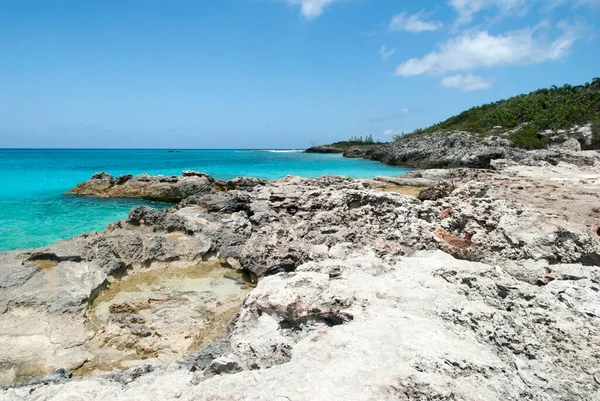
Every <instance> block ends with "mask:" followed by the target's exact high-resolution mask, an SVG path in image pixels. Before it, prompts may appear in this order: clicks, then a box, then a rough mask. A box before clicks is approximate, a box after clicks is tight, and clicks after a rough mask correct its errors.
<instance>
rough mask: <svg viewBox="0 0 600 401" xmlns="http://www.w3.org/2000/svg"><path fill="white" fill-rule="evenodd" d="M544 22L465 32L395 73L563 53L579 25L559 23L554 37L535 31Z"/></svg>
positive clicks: (496, 63) (540, 58)
mask: <svg viewBox="0 0 600 401" xmlns="http://www.w3.org/2000/svg"><path fill="white" fill-rule="evenodd" d="M546 27H547V25H545V24H540V25H538V26H537V27H535V28H528V29H523V30H519V31H512V32H507V33H505V34H503V35H498V36H494V35H491V34H489V33H488V32H487V31H467V32H465V33H463V34H461V35H459V36H457V37H454V38H452V39H450V40H449V41H447V42H445V43H443V44H441V45H440V47H439V49H438V50H437V51H433V52H431V53H429V54H427V55H425V56H424V57H422V58H413V59H410V60H407V61H405V62H404V63H402V64H400V65H399V66H398V67H397V68H396V72H395V75H400V76H405V77H407V76H414V75H421V74H430V75H439V74H444V73H446V72H449V71H461V70H472V69H474V68H481V67H487V68H490V67H496V66H501V65H526V64H536V63H542V62H545V61H549V60H557V59H560V58H562V57H564V56H566V55H567V54H568V52H569V50H570V49H571V47H572V46H573V43H575V41H576V40H577V39H579V37H580V35H581V28H582V27H581V26H569V25H567V24H565V23H560V24H559V25H558V27H559V28H560V29H561V31H562V33H561V35H560V36H558V37H557V38H555V39H554V40H548V39H546V36H544V35H538V34H537V32H538V31H539V30H541V29H543V28H546Z"/></svg>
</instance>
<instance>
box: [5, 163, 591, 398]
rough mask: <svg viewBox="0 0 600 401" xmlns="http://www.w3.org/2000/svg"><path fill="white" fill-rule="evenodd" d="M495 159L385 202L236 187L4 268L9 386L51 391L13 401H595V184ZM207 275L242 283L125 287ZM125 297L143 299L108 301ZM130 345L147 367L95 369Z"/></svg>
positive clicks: (336, 189) (286, 184)
mask: <svg viewBox="0 0 600 401" xmlns="http://www.w3.org/2000/svg"><path fill="white" fill-rule="evenodd" d="M540 163H541V162H540ZM492 164H494V166H495V168H497V170H478V169H450V170H426V171H419V172H413V173H411V174H409V175H408V177H406V178H399V179H398V180H399V181H393V180H394V179H391V180H392V181H390V183H393V184H394V185H395V186H402V185H411V186H412V185H417V184H426V185H429V184H431V183H436V185H435V186H434V187H433V189H431V190H429V191H428V192H424V193H423V195H422V196H419V198H420V199H417V198H416V197H411V196H406V195H402V194H400V193H398V192H395V191H392V192H390V191H386V190H385V186H384V187H383V190H381V189H380V190H374V188H375V187H376V186H377V188H379V185H381V184H382V182H383V181H384V179H379V180H355V179H347V178H341V177H321V178H318V179H303V178H298V177H287V178H285V179H283V180H278V181H269V182H266V181H262V180H252V179H237V180H235V181H234V182H227V183H222V184H219V188H221V187H223V188H225V190H223V191H221V192H218V191H204V190H203V189H202V190H200V191H198V192H195V193H193V194H192V195H191V196H188V197H187V198H186V199H185V200H184V201H183V202H181V203H180V204H179V205H177V206H176V207H173V208H171V209H168V210H164V211H156V210H154V209H152V208H148V207H140V208H136V209H134V210H132V212H131V213H130V216H129V218H128V219H127V220H124V221H121V222H118V223H115V224H112V225H111V226H109V227H108V228H107V230H106V231H105V232H103V233H99V234H89V235H85V236H82V237H78V238H75V239H73V240H70V241H63V242H59V243H57V244H54V245H52V246H50V247H47V248H43V249H37V250H27V251H18V252H11V253H7V254H1V255H0V328H1V329H0V379H2V380H4V381H3V383H19V382H21V383H22V382H23V381H27V380H24V378H31V376H39V377H40V379H36V380H37V381H35V380H34V383H33V384H30V385H28V386H25V387H22V388H21V387H12V388H8V389H5V390H2V392H0V399H10V400H12V399H32V400H33V399H36V400H44V399H52V398H55V397H63V398H67V397H69V396H70V395H72V394H75V395H81V394H86V395H88V396H89V397H91V398H95V399H131V398H144V397H148V395H152V396H153V397H155V398H157V399H158V398H160V399H274V398H275V399H276V398H277V397H280V398H283V399H286V398H289V399H320V398H323V399H346V398H347V399H407V400H409V399H465V400H480V399H486V400H488V399H489V400H494V399H497V400H505V399H522V398H531V399H536V397H537V398H538V399H573V400H579V399H581V400H585V399H594V398H597V397H598V395H600V394H599V389H600V387H599V385H598V382H600V375H599V373H600V372H599V371H598V368H597V366H598V365H599V362H600V360H598V359H599V357H598V355H600V329H599V328H600V326H599V324H598V318H599V317H600V310H598V307H597V305H598V304H600V295H599V294H600V290H599V288H597V287H598V282H600V268H599V267H598V266H600V240H599V235H598V234H599V233H600V230H599V227H600V214H598V210H597V207H596V205H597V199H598V197H600V189H599V188H600V170H599V169H598V167H595V166H590V165H587V164H586V163H579V164H567V163H565V162H564V161H557V162H556V165H552V164H548V163H545V164H543V165H542V166H535V165H533V166H528V167H526V168H523V167H522V166H511V163H510V162H508V161H506V160H503V161H501V160H496V161H495V162H494V163H492ZM193 177H197V178H200V179H206V180H207V181H209V182H210V178H209V177H204V176H196V175H192V176H189V175H188V177H185V178H193ZM402 179H404V180H405V181H402ZM94 180H99V181H105V180H110V179H109V178H108V177H106V176H99V177H97V178H94ZM114 185H116V184H113V186H114ZM121 185H125V184H121ZM207 261H208V262H211V263H216V262H218V263H219V264H220V265H221V266H222V267H223V268H225V269H230V270H231V272H235V271H236V270H238V271H239V276H235V277H233V281H228V280H229V279H226V280H225V278H226V277H225V276H222V275H221V276H218V277H213V278H212V279H214V280H216V281H214V283H213V284H211V287H210V288H212V290H211V291H213V293H214V295H210V296H208V295H202V294H204V292H202V291H192V292H190V290H189V288H190V285H191V284H190V282H185V283H184V284H185V285H182V287H181V290H172V292H171V293H166V294H165V293H164V292H161V291H164V289H165V288H166V289H168V288H175V287H174V284H173V282H172V281H169V282H168V284H165V283H155V282H150V283H151V285H150V284H148V285H146V286H142V287H134V286H132V285H130V284H128V282H130V281H131V280H133V282H136V281H135V280H134V277H139V275H152V274H157V277H160V276H161V275H163V276H164V277H167V276H168V277H171V274H174V273H171V272H172V269H174V268H182V269H187V270H186V271H187V272H192V273H189V274H192V276H191V277H192V279H193V280H201V281H202V280H206V279H207V276H205V275H203V274H204V273H202V275H199V274H200V273H198V271H197V268H196V267H195V266H198V265H199V264H201V263H206V262H207ZM219 271H221V270H219ZM153 272H154V273H153ZM167 272H168V273H167ZM211 274H212V273H211ZM226 276H228V275H227V274H226ZM242 278H243V279H245V282H244V281H242ZM193 282H194V283H197V281H193ZM202 282H204V281H202ZM232 283H235V285H242V286H247V285H254V284H257V286H256V288H254V289H252V291H250V293H249V294H248V295H247V296H246V298H245V299H244V301H243V303H240V304H238V306H237V307H238V312H239V313H237V314H236V315H235V316H234V317H233V318H232V320H231V321H230V323H229V324H228V325H227V329H226V330H224V331H221V332H219V333H223V335H222V336H221V337H220V339H219V340H218V341H215V342H212V343H210V344H206V343H201V342H200V343H196V342H195V341H192V339H194V338H213V337H211V336H213V335H214V332H213V331H214V330H217V328H219V327H221V326H219V324H214V322H215V321H216V319H217V318H216V317H215V314H213V311H214V312H215V313H216V315H217V316H230V315H228V313H229V311H230V310H231V308H230V306H231V305H233V304H226V303H224V302H226V299H227V298H219V295H218V294H222V291H221V289H223V288H231V287H230V286H231V285H233V284H232ZM119 286H120V287H121V288H125V289H126V290H127V291H126V292H127V293H128V294H131V292H132V288H141V289H142V290H143V291H142V292H144V291H145V292H144V294H145V295H144V296H145V297H146V298H143V299H142V300H140V299H137V298H136V299H134V300H131V299H121V298H119V297H123V296H124V295H115V296H114V297H113V299H116V300H117V301H118V302H117V301H115V302H114V303H112V304H110V306H106V303H105V302H106V299H109V298H110V297H109V295H110V294H113V293H114V292H115V291H116V290H115V288H117V287H119ZM150 292H152V293H151V294H150ZM110 296H112V295H110ZM236 299H237V300H239V296H238V297H237V298H236ZM174 300H179V301H177V302H175V301H174ZM103 302H104V303H103ZM218 303H219V304H218ZM179 304H181V305H183V309H181V310H178V311H176V312H174V309H173V308H176V307H177V306H178V305H179ZM102 305H104V306H105V309H102ZM207 305H210V309H209V311H210V313H209V311H207V308H208V307H207ZM98 311H100V312H102V311H104V312H102V313H105V315H108V318H107V319H105V320H102V321H101V322H100V323H98V324H97V325H91V324H90V323H91V321H90V319H91V318H90V316H96V315H102V313H100V312H98ZM217 312H218V313H217ZM186 313H188V314H189V315H188V316H189V319H185V316H186ZM170 317H173V320H169V319H170ZM211 319H212V320H211ZM93 322H95V320H93ZM197 322H202V325H201V326H200V327H198V326H195V325H193V324H192V323H197ZM221 328H222V327H221ZM203 330H204V331H203ZM211 333H212V334H211ZM190 343H192V344H200V345H198V348H197V349H194V347H192V346H190V345H189V344H190ZM188 346H189V347H190V348H186V347H188ZM127 349H132V350H134V353H135V354H136V355H137V356H138V357H139V360H138V361H137V362H135V363H134V362H132V360H131V358H133V357H135V355H134V356H131V355H130V356H129V358H130V359H127V361H128V364H126V365H117V369H116V370H115V369H114V368H113V367H112V366H115V365H114V364H113V365H108V364H107V365H102V364H100V363H99V361H98V359H97V358H103V355H115V353H118V352H124V350H127ZM182 349H184V350H185V349H188V351H187V353H184V352H183V351H181V350H182ZM91 367H93V369H91ZM128 368H129V369H128ZM56 369H63V371H58V373H56V374H51V373H52V371H55V370H56ZM68 370H75V371H76V372H77V373H78V374H82V375H85V376H88V377H85V378H81V379H77V380H73V379H70V378H69V374H68ZM107 371H110V373H106V372H107ZM32 372H33V373H32ZM60 372H62V373H60ZM65 372H66V373H65ZM103 372H105V373H103ZM46 374H50V375H48V376H45V375H46ZM315 377H318V378H321V379H323V380H322V382H323V383H322V384H321V385H319V386H315V385H314V378H315ZM324 379H326V380H324ZM36 383H37V384H36ZM43 383H51V384H49V385H44V384H43ZM248 383H250V384H248ZM365 384H369V385H365Z"/></svg>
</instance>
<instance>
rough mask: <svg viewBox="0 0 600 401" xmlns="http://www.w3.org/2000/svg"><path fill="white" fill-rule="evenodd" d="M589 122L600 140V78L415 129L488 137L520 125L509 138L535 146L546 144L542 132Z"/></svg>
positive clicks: (516, 99) (554, 88)
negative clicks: (539, 134)
mask: <svg viewBox="0 0 600 401" xmlns="http://www.w3.org/2000/svg"><path fill="white" fill-rule="evenodd" d="M589 123H592V131H593V133H594V137H595V138H596V139H600V78H594V79H593V80H592V83H586V84H585V85H580V86H571V85H564V86H562V87H556V86H553V87H552V88H549V89H539V90H537V91H535V92H531V93H529V94H525V95H519V96H515V97H512V98H509V99H506V100H500V101H498V102H495V103H489V104H484V105H482V106H477V107H473V108H471V109H469V110H467V111H464V112H462V113H460V114H458V115H456V116H454V117H450V118H449V119H447V120H445V121H442V122H440V123H438V124H435V125H432V126H430V127H428V128H425V129H419V130H416V131H415V132H414V133H413V135H414V134H422V133H432V132H437V131H466V132H471V133H474V134H479V135H482V136H487V135H490V134H493V133H494V134H495V133H498V132H499V131H501V132H506V131H509V130H513V131H514V129H515V128H518V127H521V129H520V130H517V131H514V132H510V133H509V134H508V139H511V140H512V141H513V142H514V143H515V145H516V146H517V147H522V148H525V149H536V148H542V147H544V146H545V145H546V143H545V141H544V138H542V137H539V136H538V135H537V134H538V133H539V132H541V131H544V130H561V129H569V128H571V127H573V126H575V125H584V124H589ZM409 135H410V134H409ZM399 139H401V138H399Z"/></svg>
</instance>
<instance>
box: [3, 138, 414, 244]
mask: <svg viewBox="0 0 600 401" xmlns="http://www.w3.org/2000/svg"><path fill="white" fill-rule="evenodd" d="M183 170H196V171H203V172H205V173H208V174H211V175H213V176H214V177H215V178H218V179H222V180H228V179H231V178H234V177H237V176H249V177H258V178H266V179H277V178H283V177H285V176H286V175H298V176H302V177H319V176H323V175H343V176H347V177H354V178H369V177H375V176H379V175H382V176H395V175H399V174H403V173H405V172H406V171H408V170H407V169H404V168H401V167H391V166H387V165H384V164H381V163H379V162H374V161H367V160H362V159H344V158H343V157H342V156H341V155H321V154H306V153H283V152H281V153H280V152H253V151H245V150H180V151H167V150H155V149H152V150H129V149H127V150H89V149H81V150H79V149H64V150H62V149H61V150H56V149H0V252H3V251H10V250H14V249H24V248H31V247H40V246H45V245H48V244H51V243H53V242H56V241H59V240H61V239H68V238H71V237H73V236H77V235H80V234H83V233H85V232H89V231H101V230H103V229H104V228H105V227H106V225H107V224H109V223H112V222H115V221H118V220H121V219H123V218H125V217H127V214H128V212H129V210H131V208H132V207H134V206H138V205H142V204H144V205H149V206H152V207H155V208H164V207H168V206H170V205H168V204H164V203H158V202H148V201H142V200H133V199H98V198H92V197H82V196H76V195H67V194H65V192H66V191H68V190H69V189H71V188H73V187H74V186H75V185H76V184H78V183H79V182H81V181H85V180H87V179H89V178H90V176H91V175H92V174H94V173H97V172H100V171H106V172H107V173H110V174H113V175H120V174H134V175H135V174H140V173H148V174H164V175H179V174H181V172H182V171H183Z"/></svg>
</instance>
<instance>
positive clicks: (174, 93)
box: [0, 0, 600, 148]
mask: <svg viewBox="0 0 600 401" xmlns="http://www.w3.org/2000/svg"><path fill="white" fill-rule="evenodd" d="M599 17H600V0H443V1H442V0H439V1H430V0H422V1H407V0H405V1H401V0H396V1H393V0H219V1H213V0H195V1H192V0H172V1H167V0H161V1H158V0H102V1H93V2H92V1H81V0H77V1H74V0H60V1H59V0H37V1H31V0H19V1H14V0H0V147H118V148H127V147H137V148H144V147H160V148H302V147H307V146H310V145H311V144H312V143H317V144H319V143H327V142H332V141H335V140H341V139H345V138H348V137H350V136H360V135H365V134H368V133H370V134H373V135H374V136H375V137H376V138H378V139H381V140H389V139H391V135H392V134H393V133H394V132H399V131H412V130H413V129H415V128H418V127H424V126H428V125H431V124H433V123H436V122H438V121H440V120H443V119H446V118H447V117H450V116H452V115H454V114H456V113H458V112H460V111H463V110H464V109H467V108H469V107H471V106H474V105H479V104H481V103H484V102H490V101H495V100H499V99H502V98H506V97H510V96H513V95H516V94H520V93H525V92H529V91H531V90H535V89H537V88H540V87H549V86H551V85H554V84H556V85H562V84H564V83H570V84H581V83H584V82H587V81H591V80H592V78H594V77H595V76H600V69H599V67H598V66H599V65H600V46H599V41H598V38H597V35H598V24H597V22H598V18H599Z"/></svg>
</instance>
